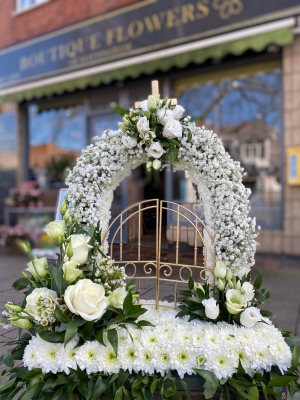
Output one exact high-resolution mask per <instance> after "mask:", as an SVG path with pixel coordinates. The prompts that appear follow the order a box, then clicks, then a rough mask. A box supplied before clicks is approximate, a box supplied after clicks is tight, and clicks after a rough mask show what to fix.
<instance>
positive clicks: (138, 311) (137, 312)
mask: <svg viewBox="0 0 300 400" xmlns="http://www.w3.org/2000/svg"><path fill="white" fill-rule="evenodd" d="M146 312H147V310H146V309H145V308H142V307H141V306H138V305H135V306H134V307H133V308H132V309H131V310H130V312H129V313H128V317H130V318H138V317H140V316H141V315H143V314H145V313H146Z"/></svg>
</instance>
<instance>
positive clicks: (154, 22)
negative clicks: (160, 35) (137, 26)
mask: <svg viewBox="0 0 300 400" xmlns="http://www.w3.org/2000/svg"><path fill="white" fill-rule="evenodd" d="M161 15H164V13H161ZM144 21H145V25H146V28H147V29H148V32H154V31H160V30H161V28H162V21H161V19H160V17H159V16H158V15H157V14H153V15H151V16H150V17H145V18H144Z"/></svg>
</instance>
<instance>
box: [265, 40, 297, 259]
mask: <svg viewBox="0 0 300 400" xmlns="http://www.w3.org/2000/svg"><path fill="white" fill-rule="evenodd" d="M283 103H284V110H283V112H284V146H283V151H284V156H285V157H286V154H285V153H286V149H287V148H288V147H290V146H300V113H299V108H300V36H296V37H295V41H294V43H293V44H291V45H290V46H286V47H284V49H283ZM285 162H286V158H285ZM285 173H286V168H285ZM258 242H259V243H260V246H259V247H258V251H260V252H267V253H277V254H280V253H283V254H288V255H300V187H299V186H289V185H287V184H286V183H285V186H284V220H283V230H282V231H267V230H266V231H262V232H261V234H260V235H259V238H258Z"/></svg>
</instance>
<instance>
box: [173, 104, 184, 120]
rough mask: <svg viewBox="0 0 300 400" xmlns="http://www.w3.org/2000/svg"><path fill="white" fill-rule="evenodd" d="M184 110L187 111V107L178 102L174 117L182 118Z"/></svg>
mask: <svg viewBox="0 0 300 400" xmlns="http://www.w3.org/2000/svg"><path fill="white" fill-rule="evenodd" d="M184 112H185V109H184V108H183V107H181V106H180V105H179V104H177V105H176V106H175V108H174V109H173V110H172V113H173V118H175V119H180V118H181V117H182V114H183V113H184Z"/></svg>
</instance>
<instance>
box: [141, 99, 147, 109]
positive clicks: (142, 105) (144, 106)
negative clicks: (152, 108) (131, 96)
mask: <svg viewBox="0 0 300 400" xmlns="http://www.w3.org/2000/svg"><path fill="white" fill-rule="evenodd" d="M139 108H141V109H142V110H143V111H148V100H143V101H142V102H141V103H140V105H139Z"/></svg>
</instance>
